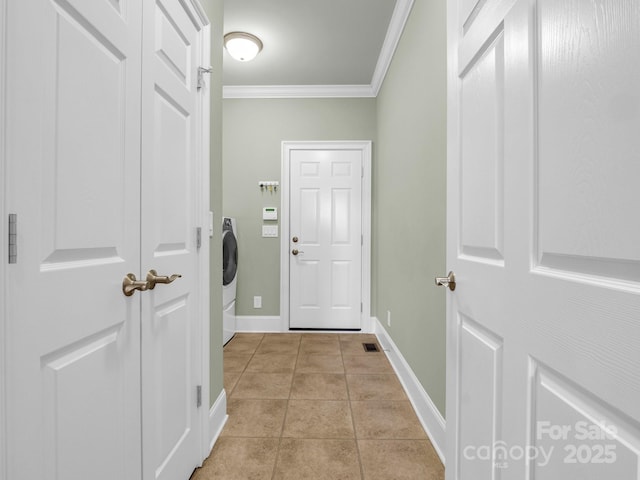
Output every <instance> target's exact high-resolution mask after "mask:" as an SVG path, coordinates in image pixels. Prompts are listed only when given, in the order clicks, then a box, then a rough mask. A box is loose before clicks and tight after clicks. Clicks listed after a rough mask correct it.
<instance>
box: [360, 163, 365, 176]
mask: <svg viewBox="0 0 640 480" xmlns="http://www.w3.org/2000/svg"><path fill="white" fill-rule="evenodd" d="M360 178H364V165H363V166H362V169H361V170H360Z"/></svg>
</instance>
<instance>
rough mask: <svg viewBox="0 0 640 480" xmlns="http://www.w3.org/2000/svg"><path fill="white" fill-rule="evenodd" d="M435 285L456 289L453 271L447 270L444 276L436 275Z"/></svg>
mask: <svg viewBox="0 0 640 480" xmlns="http://www.w3.org/2000/svg"><path fill="white" fill-rule="evenodd" d="M436 285H437V286H439V287H449V290H451V291H452V292H453V291H454V290H455V289H456V276H455V274H454V273H453V272H449V275H447V276H446V277H436Z"/></svg>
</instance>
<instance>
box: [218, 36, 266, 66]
mask: <svg viewBox="0 0 640 480" xmlns="http://www.w3.org/2000/svg"><path fill="white" fill-rule="evenodd" d="M224 47H225V48H226V49H227V52H229V55H231V56H232V57H233V58H235V59H236V60H238V61H240V62H248V61H250V60H253V59H254V58H256V55H258V53H259V52H260V50H262V42H261V41H260V39H259V38H258V37H256V36H255V35H251V34H250V33H245V32H230V33H227V34H226V35H225V36H224Z"/></svg>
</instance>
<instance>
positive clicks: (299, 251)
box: [291, 248, 304, 255]
mask: <svg viewBox="0 0 640 480" xmlns="http://www.w3.org/2000/svg"><path fill="white" fill-rule="evenodd" d="M291 253H292V254H294V255H298V254H299V253H304V252H303V251H302V250H298V249H297V248H294V249H293V250H291Z"/></svg>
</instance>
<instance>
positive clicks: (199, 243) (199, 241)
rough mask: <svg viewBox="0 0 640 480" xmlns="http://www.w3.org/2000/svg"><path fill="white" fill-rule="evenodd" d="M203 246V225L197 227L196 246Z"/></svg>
mask: <svg viewBox="0 0 640 480" xmlns="http://www.w3.org/2000/svg"><path fill="white" fill-rule="evenodd" d="M201 246H202V227H197V228H196V248H198V249H199V248H200V247H201Z"/></svg>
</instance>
